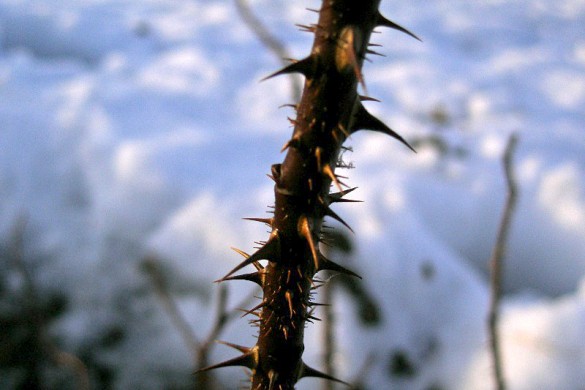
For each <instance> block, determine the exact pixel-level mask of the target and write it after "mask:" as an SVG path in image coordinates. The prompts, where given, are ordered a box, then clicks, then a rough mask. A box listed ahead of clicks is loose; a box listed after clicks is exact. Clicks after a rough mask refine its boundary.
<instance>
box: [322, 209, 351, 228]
mask: <svg viewBox="0 0 585 390" xmlns="http://www.w3.org/2000/svg"><path fill="white" fill-rule="evenodd" d="M325 215H326V216H328V217H331V218H333V219H334V220H336V221H337V222H339V223H341V224H342V225H343V226H345V227H346V228H348V229H349V231H350V232H352V233H354V234H355V232H354V231H353V229H352V228H351V226H349V225H348V224H347V222H345V221H344V220H343V219H342V218H341V217H340V216H339V215H337V213H336V212H335V211H333V210H331V208H329V207H327V208H326V209H325Z"/></svg>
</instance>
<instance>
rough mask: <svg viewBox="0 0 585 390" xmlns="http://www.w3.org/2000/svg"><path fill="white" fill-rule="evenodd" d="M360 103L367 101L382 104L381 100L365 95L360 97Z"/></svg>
mask: <svg viewBox="0 0 585 390" xmlns="http://www.w3.org/2000/svg"><path fill="white" fill-rule="evenodd" d="M359 98H360V101H362V102H365V101H369V102H378V103H380V100H378V99H376V98H373V97H371V96H364V95H359Z"/></svg>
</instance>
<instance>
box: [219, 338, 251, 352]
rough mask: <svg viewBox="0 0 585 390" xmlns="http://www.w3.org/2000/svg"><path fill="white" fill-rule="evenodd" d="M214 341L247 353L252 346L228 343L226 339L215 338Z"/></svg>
mask: <svg viewBox="0 0 585 390" xmlns="http://www.w3.org/2000/svg"><path fill="white" fill-rule="evenodd" d="M215 342H216V343H218V344H222V345H227V346H228V347H231V348H233V349H237V350H238V351H240V352H241V353H248V352H250V351H251V350H252V348H248V347H243V346H241V345H238V344H233V343H228V342H227V341H221V340H215Z"/></svg>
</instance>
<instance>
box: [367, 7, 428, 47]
mask: <svg viewBox="0 0 585 390" xmlns="http://www.w3.org/2000/svg"><path fill="white" fill-rule="evenodd" d="M376 24H377V25H378V26H384V27H389V28H392V29H394V30H398V31H401V32H403V33H405V34H407V35H410V36H411V37H413V38H414V39H416V40H417V41H419V42H422V40H421V39H420V38H419V37H417V36H416V35H415V34H413V33H412V32H410V31H408V30H407V29H406V28H404V27H402V26H400V25H399V24H396V23H394V22H392V21H390V20H388V19H386V18H385V17H384V16H382V15H381V14H378V20H377V23H376Z"/></svg>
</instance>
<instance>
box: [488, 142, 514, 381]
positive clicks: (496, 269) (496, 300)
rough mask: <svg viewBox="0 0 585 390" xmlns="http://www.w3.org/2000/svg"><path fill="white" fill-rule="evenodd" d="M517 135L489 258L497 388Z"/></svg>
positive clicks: (506, 161) (500, 377) (508, 157)
mask: <svg viewBox="0 0 585 390" xmlns="http://www.w3.org/2000/svg"><path fill="white" fill-rule="evenodd" d="M517 142H518V138H517V136H516V135H515V134H512V136H510V139H509V141H508V145H507V147H506V151H505V153H504V158H503V165H504V173H505V176H506V185H507V187H508V193H507V197H506V204H505V207H504V214H503V215H502V219H501V221H500V226H499V229H498V236H497V239H496V243H495V244H494V248H493V252H492V256H491V258H490V266H491V297H490V307H489V314H488V326H489V338H490V348H491V353H492V363H493V369H494V376H495V379H496V386H497V389H498V390H504V389H505V388H506V383H505V381H504V373H503V366H502V356H501V349H500V338H499V334H498V328H497V327H498V319H499V305H500V299H501V291H502V274H503V257H504V252H505V248H506V240H507V238H508V234H509V230H510V225H511V221H512V214H513V213H514V209H515V206H516V199H517V197H518V188H517V185H516V180H515V177H514V172H513V164H512V163H513V157H514V151H515V149H516V144H517Z"/></svg>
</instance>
